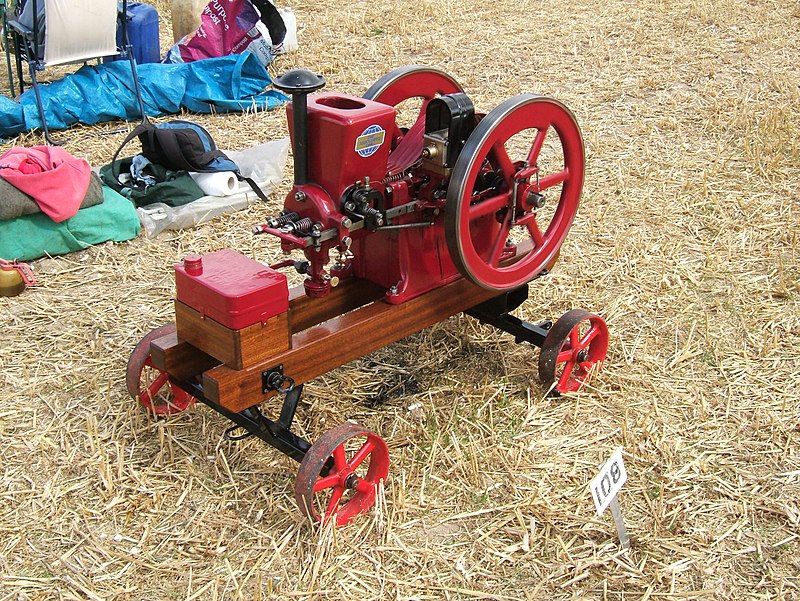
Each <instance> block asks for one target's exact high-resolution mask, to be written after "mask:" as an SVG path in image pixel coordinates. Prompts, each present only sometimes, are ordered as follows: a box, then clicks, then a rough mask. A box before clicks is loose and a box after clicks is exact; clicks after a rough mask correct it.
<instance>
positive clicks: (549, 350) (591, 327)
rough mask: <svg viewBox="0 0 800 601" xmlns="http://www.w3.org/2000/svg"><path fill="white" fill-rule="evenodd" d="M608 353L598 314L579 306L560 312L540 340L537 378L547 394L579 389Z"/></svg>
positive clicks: (605, 333) (601, 319)
mask: <svg viewBox="0 0 800 601" xmlns="http://www.w3.org/2000/svg"><path fill="white" fill-rule="evenodd" d="M607 352H608V327H607V326H606V322H605V321H604V320H603V318H602V317H598V316H597V315H592V314H591V313H589V312H588V311H584V310H583V309H572V310H571V311H567V312H566V313H564V315H562V316H561V317H560V318H559V319H558V321H556V323H555V324H553V327H552V328H550V331H549V332H548V333H547V336H546V337H545V339H544V344H542V350H541V353H540V354H539V378H541V380H542V382H544V384H545V385H547V386H552V388H551V394H554V395H559V394H562V393H567V392H575V391H577V390H580V388H581V387H582V386H583V384H584V382H586V380H587V379H588V378H589V377H590V376H592V375H593V374H594V373H596V372H597V371H599V369H600V368H601V367H602V365H603V361H605V358H606V353H607Z"/></svg>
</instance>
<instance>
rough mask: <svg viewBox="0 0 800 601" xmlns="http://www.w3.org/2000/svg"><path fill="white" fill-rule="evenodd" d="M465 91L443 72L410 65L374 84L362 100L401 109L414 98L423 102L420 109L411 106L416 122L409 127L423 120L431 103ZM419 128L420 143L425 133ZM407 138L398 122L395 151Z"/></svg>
mask: <svg viewBox="0 0 800 601" xmlns="http://www.w3.org/2000/svg"><path fill="white" fill-rule="evenodd" d="M463 91H464V89H463V88H462V87H461V85H460V84H459V83H458V82H457V81H456V80H455V79H453V78H452V77H450V76H449V75H448V74H447V73H445V72H444V71H440V70H439V69H434V68H433V67H425V66H423V65H408V66H405V67H399V68H397V69H393V70H392V71H389V73H387V74H386V75H384V76H383V77H381V78H380V79H378V81H376V82H375V83H374V84H372V85H371V86H370V87H369V89H368V90H367V91H366V92H364V96H363V97H364V98H366V99H367V100H374V101H375V102H381V103H383V104H388V105H389V106H394V107H399V106H400V105H401V104H404V103H406V101H409V100H412V99H419V100H421V103H420V104H421V107H419V108H418V107H417V106H416V105H415V106H414V107H408V108H409V110H410V111H411V112H412V113H414V115H413V120H412V121H411V122H410V123H409V127H410V126H411V125H413V124H415V123H417V122H420V117H423V116H424V115H425V109H426V108H427V106H428V102H430V101H431V100H433V99H434V98H436V97H437V96H441V95H443V94H454V93H456V92H463ZM422 123H424V121H422ZM405 129H408V128H405ZM418 129H419V132H417V133H418V134H419V142H420V144H421V143H422V134H423V133H424V131H423V130H422V128H418ZM404 135H405V134H404V131H403V128H402V127H401V126H400V125H399V124H397V123H395V130H394V132H392V148H395V147H396V146H397V144H398V143H399V142H400V140H402V139H403V136H404Z"/></svg>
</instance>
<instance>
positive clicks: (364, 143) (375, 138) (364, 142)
mask: <svg viewBox="0 0 800 601" xmlns="http://www.w3.org/2000/svg"><path fill="white" fill-rule="evenodd" d="M385 138H386V130H384V129H383V128H382V127H381V126H380V125H370V126H369V127H368V128H367V129H365V130H364V131H363V133H362V134H361V135H360V136H358V137H357V138H356V152H357V153H358V154H359V155H360V156H362V157H368V156H372V155H373V154H375V152H376V151H377V150H378V148H380V147H381V144H383V140H384V139H385Z"/></svg>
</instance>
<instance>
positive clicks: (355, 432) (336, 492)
mask: <svg viewBox="0 0 800 601" xmlns="http://www.w3.org/2000/svg"><path fill="white" fill-rule="evenodd" d="M326 468H327V471H326ZM323 473H324V474H325V475H323ZM388 474H389V448H388V447H387V446H386V443H385V442H384V440H383V439H382V438H381V437H380V436H378V435H377V434H375V433H374V432H370V431H369V430H365V429H364V428H362V427H361V426H359V425H357V424H352V423H344V424H340V425H338V426H336V427H335V428H331V429H330V430H328V431H327V432H325V433H324V434H323V435H322V436H320V437H319V439H318V440H317V442H315V443H314V444H313V445H311V448H310V449H309V450H308V452H307V453H306V456H305V457H304V458H303V461H302V463H301V464H300V469H299V470H298V472H297V480H295V484H294V498H295V501H296V502H297V506H298V507H299V508H300V511H301V512H302V513H303V514H304V515H307V516H308V517H310V518H311V519H312V520H314V521H316V522H320V523H322V524H327V523H328V522H329V521H330V520H331V518H334V517H335V519H336V525H337V526H342V525H344V524H346V523H347V522H349V521H350V520H351V519H353V518H354V517H355V516H357V515H360V514H362V513H365V512H367V511H368V510H369V508H370V507H372V506H373V505H374V504H375V492H376V490H377V487H378V485H379V484H380V483H381V482H383V481H385V480H386V476H387V475H388Z"/></svg>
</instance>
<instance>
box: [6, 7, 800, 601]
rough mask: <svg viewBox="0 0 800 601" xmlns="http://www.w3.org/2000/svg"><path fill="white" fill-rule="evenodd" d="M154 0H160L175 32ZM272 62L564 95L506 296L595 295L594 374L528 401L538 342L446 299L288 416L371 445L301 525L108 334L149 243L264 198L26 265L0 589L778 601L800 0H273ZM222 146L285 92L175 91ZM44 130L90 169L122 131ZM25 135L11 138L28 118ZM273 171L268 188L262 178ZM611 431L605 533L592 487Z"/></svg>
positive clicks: (126, 338) (786, 476)
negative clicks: (530, 262)
mask: <svg viewBox="0 0 800 601" xmlns="http://www.w3.org/2000/svg"><path fill="white" fill-rule="evenodd" d="M165 4H166V3H164V2H159V3H158V7H159V8H160V9H163V10H162V11H161V14H162V18H163V20H164V23H163V24H162V36H166V32H167V31H168V30H169V29H168V15H167V14H166V11H165ZM291 6H292V7H293V8H294V10H295V11H296V13H297V15H298V18H299V22H300V32H299V37H300V44H301V46H300V49H299V50H298V51H297V52H296V53H295V54H293V55H291V56H285V57H282V58H280V59H279V60H278V61H277V62H276V63H275V64H274V65H273V66H272V67H271V69H270V70H271V72H272V74H273V75H275V74H279V73H281V72H283V71H285V70H287V69H289V68H290V67H293V66H304V67H307V68H310V69H312V70H314V71H317V72H320V73H323V74H324V75H325V76H326V77H327V79H328V82H329V87H330V88H333V89H339V90H341V91H345V92H349V93H355V94H360V93H362V92H363V91H364V90H366V88H367V87H368V86H369V85H370V84H371V83H372V82H373V81H374V80H375V79H377V78H378V77H379V76H381V75H382V74H384V73H385V72H387V71H388V70H389V69H391V68H393V67H396V66H400V65H404V64H409V63H422V64H430V65H434V66H438V67H440V68H443V69H444V70H446V71H448V72H450V73H451V74H452V75H454V76H455V77H456V78H457V79H458V80H459V81H460V82H461V83H462V85H464V87H465V88H466V89H467V91H468V92H469V93H470V95H471V97H472V98H473V100H474V102H475V104H476V106H477V107H478V108H479V109H481V110H484V111H487V110H489V109H491V108H492V107H494V106H496V105H497V104H498V103H499V102H500V101H502V100H504V99H506V98H509V97H511V96H513V95H515V94H517V93H519V92H522V91H534V92H538V93H542V94H547V95H551V96H554V97H556V98H558V99H560V100H562V101H564V102H565V103H566V104H567V105H568V106H569V107H571V108H572V109H573V110H574V112H575V113H576V115H577V117H578V120H579V122H580V123H581V126H582V129H583V134H584V137H585V140H586V150H587V181H586V186H585V191H584V196H583V203H582V206H581V209H580V211H579V214H578V218H577V221H576V223H575V225H574V227H573V228H572V231H571V234H570V236H569V238H568V240H567V242H566V243H565V245H564V248H563V252H562V254H561V261H560V263H559V265H558V266H557V268H556V269H555V270H554V272H553V273H552V275H551V276H549V277H548V278H546V279H542V280H539V281H537V282H535V283H534V284H533V285H532V286H531V298H530V300H529V301H528V302H527V303H526V304H525V305H524V307H523V311H522V312H523V315H524V316H525V317H527V318H529V319H538V318H540V317H548V316H558V315H560V314H561V313H562V312H564V311H565V310H566V309H568V308H570V307H573V306H582V307H585V308H587V309H590V310H592V311H596V312H598V313H600V314H602V315H603V316H604V317H605V318H606V319H607V320H608V323H609V325H610V328H611V332H612V340H611V346H610V356H609V360H608V362H607V364H606V367H605V370H604V371H603V373H602V374H601V377H600V378H599V380H598V381H597V382H596V385H595V388H593V389H591V390H589V391H587V392H585V393H582V394H578V395H573V396H569V397H566V398H561V399H557V400H551V399H546V398H544V396H543V390H542V388H541V386H540V384H539V383H538V381H537V379H536V377H535V362H536V357H537V355H536V350H535V349H533V348H528V347H520V346H516V345H515V344H514V343H513V341H512V340H510V339H509V337H508V336H506V335H501V334H499V333H497V332H495V331H493V330H492V329H490V328H485V327H482V326H480V325H479V324H478V323H477V322H475V321H474V320H472V319H471V318H466V317H457V318H453V319H451V320H448V321H446V322H444V323H441V324H439V325H437V326H435V327H433V328H430V329H428V330H426V331H424V332H422V333H420V334H419V335H416V336H413V337H411V338H409V339H407V340H404V341H402V342H401V343H398V344H396V345H393V346H391V347H388V348H385V349H383V350H381V351H379V352H377V353H375V354H373V355H371V356H369V357H367V358H365V359H363V360H361V361H357V362H355V363H352V364H349V365H346V366H344V367H342V368H341V369H338V370H335V371H334V372H331V373H330V374H328V375H326V376H325V377H323V378H320V379H319V380H317V381H315V382H313V383H312V385H310V386H308V392H307V394H306V400H305V403H304V404H303V405H302V407H301V410H300V415H299V423H300V428H301V430H302V431H303V432H304V433H305V434H306V435H307V436H309V437H311V438H314V437H316V436H318V435H319V434H320V433H321V432H322V431H324V430H325V429H326V428H327V427H330V426H332V425H334V424H336V423H339V422H341V421H344V420H346V419H355V420H357V421H359V422H361V423H362V424H364V425H366V426H368V427H371V428H372V429H375V430H376V431H378V432H381V433H382V434H383V435H384V437H385V438H386V440H387V441H388V443H389V445H390V449H391V456H392V461H393V466H392V470H391V477H390V480H389V481H388V483H387V485H386V489H385V500H384V502H383V506H382V508H381V511H380V512H379V513H377V514H374V515H371V516H367V517H364V518H362V519H360V520H358V521H356V522H355V523H353V524H352V525H350V526H348V527H345V528H343V529H340V530H339V531H336V532H331V531H329V530H324V531H320V530H318V529H315V528H313V527H311V526H310V525H309V524H308V523H306V522H305V521H303V520H302V519H301V518H300V517H299V515H298V513H297V511H296V509H295V507H294V505H293V501H292V494H291V490H292V483H293V477H294V474H295V470H296V465H295V464H294V463H293V462H292V461H290V460H288V459H285V458H282V457H281V456H280V455H279V454H278V453H277V452H275V451H273V450H272V449H270V448H268V447H266V446H265V445H263V444H262V443H260V442H259V441H257V440H246V441H242V442H226V441H224V440H223V439H222V432H223V430H224V429H225V428H226V427H227V425H228V424H227V423H226V422H225V420H224V419H222V418H221V417H219V416H217V415H216V414H213V413H212V412H211V411H209V410H208V409H206V408H205V407H204V406H199V407H196V408H192V409H190V410H188V411H187V412H185V413H184V414H180V415H177V416H174V417H171V418H169V419H162V420H154V419H151V418H149V417H148V416H147V415H145V414H144V413H143V412H142V411H141V410H140V409H139V408H138V407H137V406H135V404H134V403H133V401H132V400H131V399H130V398H129V397H128V395H127V393H126V391H125V385H124V382H123V373H124V368H125V364H126V360H127V356H128V354H129V352H130V350H131V349H132V347H133V346H134V345H135V344H136V343H137V341H138V340H139V339H140V338H141V337H142V336H143V335H144V334H145V333H146V332H147V331H149V330H150V329H152V328H154V327H156V326H158V325H161V324H163V323H166V322H169V321H171V319H172V317H171V297H172V295H173V279H172V274H171V269H172V264H173V262H174V261H176V260H178V259H180V258H181V257H182V255H183V254H184V253H185V252H187V251H188V250H194V251H200V252H205V251H209V250H214V249H219V248H223V247H228V246H232V247H234V248H237V249H239V250H240V251H242V252H244V253H246V254H249V255H251V256H254V257H256V258H259V259H261V260H265V261H270V260H273V259H274V258H276V257H277V256H278V255H279V253H278V249H277V246H276V244H275V243H274V242H273V241H270V240H266V239H264V238H257V239H254V238H253V237H252V236H251V235H250V234H249V227H250V225H251V224H253V223H256V222H259V221H261V220H263V218H264V217H265V216H267V215H269V214H272V213H274V212H275V210H276V208H277V207H278V204H279V198H280V194H278V195H277V196H276V200H275V202H274V203H273V204H272V206H263V205H261V206H257V207H254V208H252V209H250V210H247V211H243V212H240V213H237V214H235V215H232V216H228V217H223V218H218V219H216V220H215V221H213V222H211V223H209V224H207V225H203V226H201V227H198V228H196V229H193V230H188V231H183V232H179V233H175V232H173V233H167V234H162V235H161V236H160V237H158V238H156V239H154V240H147V239H145V238H143V237H141V236H140V237H139V238H137V239H135V240H133V241H131V242H129V243H125V244H116V245H104V246H100V247H97V248H92V249H89V250H87V251H85V252H80V253H75V254H71V255H68V256H64V257H58V258H52V259H46V260H41V261H37V262H35V263H34V268H35V270H36V274H37V276H38V278H39V280H40V286H39V287H37V288H36V289H33V290H30V291H27V292H26V293H25V294H24V295H22V296H20V297H17V298H13V299H0V336H1V337H2V352H1V353H0V434H1V435H2V442H0V474H2V483H1V485H0V599H2V600H3V601H5V600H14V601H16V600H20V601H22V600H28V599H120V600H123V599H126V600H127V599H130V600H140V599H141V600H144V599H147V600H153V599H159V600H161V599H185V600H192V599H201V600H202V599H289V598H291V599H322V598H329V599H352V598H360V599H544V598H549V599H798V598H800V576H798V574H800V500H799V499H800V393H799V392H798V389H800V266H799V265H798V251H799V249H800V240H799V239H798V226H799V225H800V197H799V196H798V186H799V185H800V172H799V171H798V168H799V167H800V142H798V140H800V124H799V123H798V114H799V113H800V74H798V64H800V36H799V35H798V29H799V28H800V4H798V2H797V1H796V0H788V1H787V0H780V1H778V0H749V1H748V0H713V1H712V0H654V1H652V2H635V1H627V2H622V1H619V0H611V1H600V0H575V1H573V2H566V1H556V2H534V1H531V0H526V1H523V2H519V1H515V2H511V1H508V0H495V1H494V2H491V3H490V2H483V3H478V2H459V1H456V0H450V1H447V0H414V1H408V0H399V1H394V2H388V1H383V0H370V1H359V0H352V1H350V2H335V1H333V0H313V1H311V0H297V1H296V2H292V3H291ZM192 118H196V119H197V120H198V121H201V122H202V123H204V124H207V125H208V126H209V128H210V129H211V130H212V131H213V133H214V135H215V137H216V139H217V141H218V142H219V143H220V145H221V146H222V147H227V148H243V147H246V146H250V145H254V144H256V143H259V142H263V141H266V140H270V139H275V138H280V137H283V136H285V135H286V126H285V118H284V115H283V111H282V110H279V111H275V112H273V113H268V114H258V115H253V114H247V115H229V116H211V117H192ZM118 126H119V124H111V125H109V126H104V127H98V128H94V129H85V128H83V129H82V128H75V129H73V130H72V131H71V132H70V135H69V137H70V142H69V143H68V144H67V149H68V150H70V151H71V152H73V153H75V154H77V155H80V156H85V157H87V158H88V159H89V160H90V161H91V162H92V163H93V164H95V165H99V164H102V163H103V162H105V161H107V160H108V159H109V158H110V155H111V152H112V151H113V149H114V148H115V146H116V145H117V144H118V142H119V140H120V138H121V135H120V134H117V135H111V136H105V137H87V136H86V135H85V134H88V133H92V132H95V131H98V130H105V129H113V128H115V127H118ZM40 140H41V138H39V137H38V136H36V135H27V136H23V137H21V138H19V139H18V140H16V141H13V142H10V143H8V144H5V145H3V147H4V148H6V147H8V146H9V145H10V144H26V145H30V144H34V143H39V142H40ZM290 177H291V172H290V168H289V170H288V171H287V176H286V179H285V182H284V184H283V186H282V189H281V191H280V193H281V194H282V193H285V191H286V189H288V183H287V182H288V181H289V180H290ZM617 446H623V447H624V449H625V461H626V465H627V467H628V471H629V474H630V476H629V481H628V484H627V486H626V489H625V490H624V492H623V494H622V495H621V497H620V500H621V505H622V509H623V512H624V515H625V517H626V520H627V525H628V528H629V531H630V533H631V535H632V541H633V547H632V549H631V550H630V552H627V553H625V552H621V551H620V550H619V548H618V544H617V541H616V539H615V534H614V529H613V525H612V523H611V521H610V518H609V516H608V515H605V516H603V517H602V518H599V519H598V518H597V517H595V515H594V508H593V504H592V501H591V498H590V496H589V493H588V491H587V489H586V484H587V482H588V481H589V479H590V478H591V476H592V475H593V474H594V472H595V469H596V466H597V464H598V463H599V462H600V461H601V460H603V459H604V458H605V457H607V456H608V455H609V454H610V452H611V451H612V450H613V449H614V448H615V447H617Z"/></svg>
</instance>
